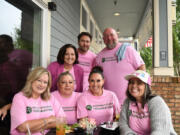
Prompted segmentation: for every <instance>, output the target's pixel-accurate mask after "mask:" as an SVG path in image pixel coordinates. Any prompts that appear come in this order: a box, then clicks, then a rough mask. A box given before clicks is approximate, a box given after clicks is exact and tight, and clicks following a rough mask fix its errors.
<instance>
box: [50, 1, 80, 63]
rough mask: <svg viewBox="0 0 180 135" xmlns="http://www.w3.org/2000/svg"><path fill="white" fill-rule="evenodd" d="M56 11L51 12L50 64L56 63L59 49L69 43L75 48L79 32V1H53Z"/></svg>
mask: <svg viewBox="0 0 180 135" xmlns="http://www.w3.org/2000/svg"><path fill="white" fill-rule="evenodd" d="M53 2H55V3H56V5H57V11H52V12H51V51H50V53H51V54H50V55H51V62H52V61H56V56H57V54H58V51H59V48H61V47H62V46H63V45H64V44H67V43H70V44H73V45H75V46H76V47H77V35H78V34H79V32H80V0H53Z"/></svg>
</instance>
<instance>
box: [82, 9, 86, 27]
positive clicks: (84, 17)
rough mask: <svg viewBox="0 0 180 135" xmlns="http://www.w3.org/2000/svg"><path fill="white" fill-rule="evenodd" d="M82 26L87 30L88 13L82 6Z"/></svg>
mask: <svg viewBox="0 0 180 135" xmlns="http://www.w3.org/2000/svg"><path fill="white" fill-rule="evenodd" d="M82 25H83V27H84V28H85V29H86V30H87V12H86V10H85V9H84V7H83V6H82Z"/></svg>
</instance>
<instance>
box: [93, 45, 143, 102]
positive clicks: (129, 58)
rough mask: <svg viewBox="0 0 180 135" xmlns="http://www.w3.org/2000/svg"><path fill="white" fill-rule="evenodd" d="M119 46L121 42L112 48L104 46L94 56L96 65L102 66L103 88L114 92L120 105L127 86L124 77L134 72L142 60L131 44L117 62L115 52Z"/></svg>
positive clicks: (124, 96)
mask: <svg viewBox="0 0 180 135" xmlns="http://www.w3.org/2000/svg"><path fill="white" fill-rule="evenodd" d="M120 46H121V43H119V44H118V45H117V46H116V47H115V48H114V49H112V50H109V49H107V48H104V49H103V50H102V51H101V52H100V53H99V54H98V55H97V57H96V65H99V66H101V67H102V68H103V74H104V77H105V84H104V88H105V89H108V90H111V91H113V92H115V93H116V95H117V97H118V100H119V103H120V105H122V104H123V102H124V100H125V98H126V95H125V92H126V89H127V86H128V81H127V80H125V79H124V77H125V76H126V75H127V74H130V73H132V72H134V71H135V70H136V69H137V68H138V67H140V66H141V65H142V64H144V62H143V60H142V58H141V57H140V55H139V54H138V53H137V52H136V50H135V49H134V48H133V47H132V46H128V47H127V48H126V52H125V58H124V59H123V60H121V61H119V62H117V56H116V52H117V50H118V49H119V47H120Z"/></svg>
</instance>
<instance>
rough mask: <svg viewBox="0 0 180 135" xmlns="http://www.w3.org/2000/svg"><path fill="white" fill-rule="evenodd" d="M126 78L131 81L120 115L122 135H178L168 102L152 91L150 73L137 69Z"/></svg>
mask: <svg viewBox="0 0 180 135" xmlns="http://www.w3.org/2000/svg"><path fill="white" fill-rule="evenodd" d="M125 79H126V80H128V81H129V83H128V89H127V91H126V95H127V99H126V100H125V102H124V104H123V108H122V110H121V115H120V122H119V125H120V132H121V135H177V134H176V132H175V131H174V128H173V125H172V119H171V113H170V110H169V108H168V106H167V104H166V103H165V102H164V100H163V99H162V98H161V97H160V96H156V95H152V93H151V89H150V86H151V78H150V75H149V74H148V73H147V72H145V71H142V70H137V71H135V72H134V73H132V74H130V75H127V76H125Z"/></svg>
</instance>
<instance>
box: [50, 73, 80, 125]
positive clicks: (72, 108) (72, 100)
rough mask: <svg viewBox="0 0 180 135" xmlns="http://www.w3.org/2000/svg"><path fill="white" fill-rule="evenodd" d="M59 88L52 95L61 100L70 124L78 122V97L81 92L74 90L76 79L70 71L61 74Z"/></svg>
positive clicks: (60, 102)
mask: <svg viewBox="0 0 180 135" xmlns="http://www.w3.org/2000/svg"><path fill="white" fill-rule="evenodd" d="M57 86H58V90H56V91H54V92H53V93H52V95H53V96H54V97H55V98H56V99H57V100H58V101H59V104H60V105H61V106H62V108H63V110H64V112H65V114H66V116H68V117H67V123H68V124H74V123H77V99H78V98H79V96H80V95H81V93H78V92H74V79H73V76H72V74H71V73H69V72H68V71H66V72H63V73H61V74H60V75H59V77H58V81H57Z"/></svg>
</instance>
